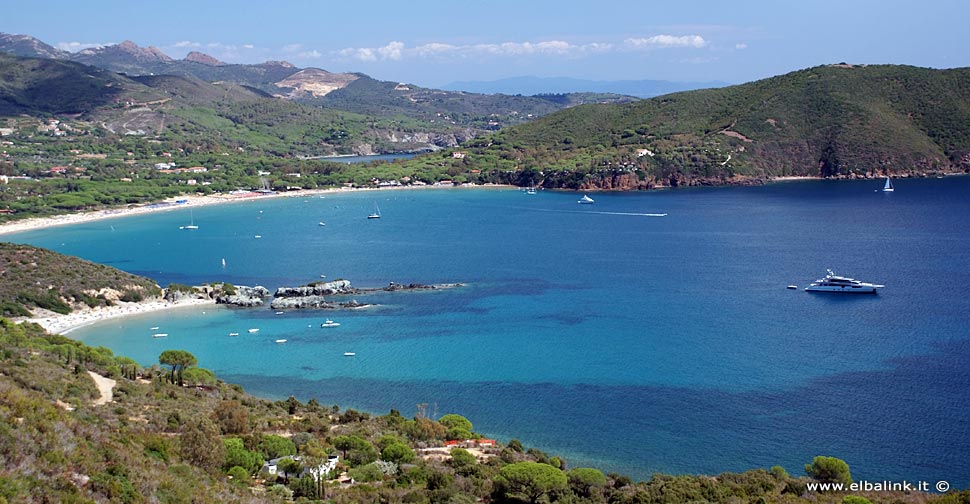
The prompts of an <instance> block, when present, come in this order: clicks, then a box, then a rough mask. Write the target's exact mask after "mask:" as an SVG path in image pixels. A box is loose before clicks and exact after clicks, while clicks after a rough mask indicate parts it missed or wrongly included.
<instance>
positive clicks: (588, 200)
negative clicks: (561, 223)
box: [576, 194, 593, 205]
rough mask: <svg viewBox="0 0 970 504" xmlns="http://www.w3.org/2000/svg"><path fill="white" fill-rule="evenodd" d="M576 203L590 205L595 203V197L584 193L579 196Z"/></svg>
mask: <svg viewBox="0 0 970 504" xmlns="http://www.w3.org/2000/svg"><path fill="white" fill-rule="evenodd" d="M576 203H579V204H581V205H590V204H592V203H593V198H590V197H589V196H587V195H585V194H584V195H583V197H582V198H579V201H577V202H576Z"/></svg>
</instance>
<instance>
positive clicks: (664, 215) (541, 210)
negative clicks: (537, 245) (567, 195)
mask: <svg viewBox="0 0 970 504" xmlns="http://www.w3.org/2000/svg"><path fill="white" fill-rule="evenodd" d="M528 210H535V211H536V212H558V213H577V214H590V215H626V216H631V217H666V216H667V214H666V213H645V212H600V211H595V210H562V209H558V208H529V209H528Z"/></svg>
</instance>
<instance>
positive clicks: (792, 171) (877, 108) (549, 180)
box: [462, 65, 970, 189]
mask: <svg viewBox="0 0 970 504" xmlns="http://www.w3.org/2000/svg"><path fill="white" fill-rule="evenodd" d="M466 150H467V154H468V155H467V156H466V157H465V158H464V159H463V160H462V162H463V164H464V165H465V166H467V167H469V168H479V169H482V170H483V171H485V170H486V169H488V170H491V171H493V172H506V173H505V174H504V175H502V176H501V177H500V178H504V179H507V180H510V181H512V182H514V183H525V184H528V183H534V182H536V181H544V183H545V185H546V186H547V187H572V188H579V187H583V188H611V187H612V188H627V189H628V188H648V187H654V186H658V185H674V186H675V185H682V184H699V183H725V182H731V181H739V180H742V179H743V180H749V181H750V180H752V179H761V178H770V177H777V176H821V177H857V176H878V175H879V174H884V173H893V174H921V173H924V172H936V171H965V170H967V169H970V69H967V68H960V69H952V70H932V69H926V68H916V67H908V66H893V65H877V66H850V65H829V66H821V67H815V68H809V69H806V70H801V71H797V72H792V73H789V74H786V75H782V76H778V77H772V78H770V79H765V80H761V81H757V82H752V83H749V84H743V85H739V86H731V87H726V88H720V89H707V90H697V91H687V92H683V93H675V94H671V95H665V96H661V97H657V98H652V99H648V100H641V101H638V102H635V103H631V104H625V105H587V106H581V107H574V108H570V109H567V110H564V111H561V112H557V113H555V114H551V115H549V116H547V117H543V118H541V119H539V120H537V121H534V122H532V123H529V124H525V125H521V126H517V127H514V128H509V129H506V130H503V131H500V132H498V133H495V134H492V135H489V136H487V137H481V138H478V139H475V140H474V141H472V142H470V143H469V144H468V145H467V149H466ZM533 170H534V171H533ZM525 179H530V180H525ZM531 179H536V180H531Z"/></svg>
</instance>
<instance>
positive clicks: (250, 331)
mask: <svg viewBox="0 0 970 504" xmlns="http://www.w3.org/2000/svg"><path fill="white" fill-rule="evenodd" d="M258 332H259V329H256V328H253V329H250V330H249V334H255V333H258Z"/></svg>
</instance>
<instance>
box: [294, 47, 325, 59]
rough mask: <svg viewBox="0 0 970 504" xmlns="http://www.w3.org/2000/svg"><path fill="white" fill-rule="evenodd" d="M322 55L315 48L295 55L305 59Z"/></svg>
mask: <svg viewBox="0 0 970 504" xmlns="http://www.w3.org/2000/svg"><path fill="white" fill-rule="evenodd" d="M322 56H323V54H322V53H321V52H320V51H317V50H316V49H314V50H312V51H303V52H301V53H299V54H297V55H296V57H297V58H305V59H318V58H320V57H322Z"/></svg>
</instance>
